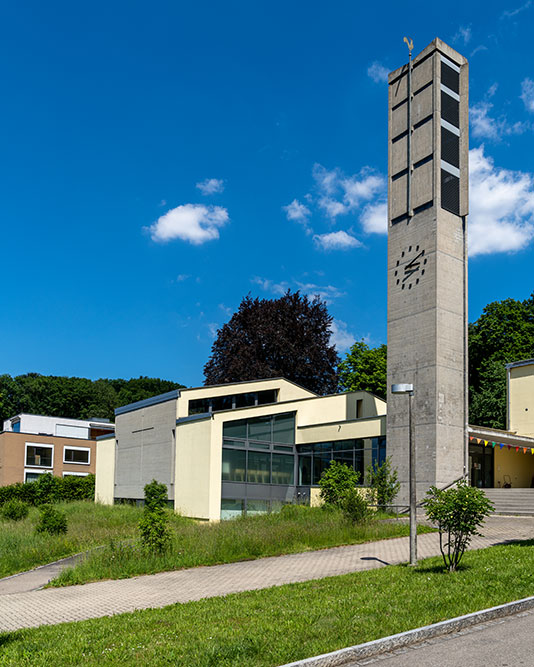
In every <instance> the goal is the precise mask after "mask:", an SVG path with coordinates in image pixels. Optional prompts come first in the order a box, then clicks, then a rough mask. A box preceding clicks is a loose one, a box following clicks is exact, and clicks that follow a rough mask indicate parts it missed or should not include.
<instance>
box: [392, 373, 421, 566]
mask: <svg viewBox="0 0 534 667" xmlns="http://www.w3.org/2000/svg"><path fill="white" fill-rule="evenodd" d="M391 393H392V394H408V433H409V435H408V439H409V449H408V451H409V454H408V468H409V476H410V479H409V482H410V483H409V487H410V565H417V515H416V511H417V507H416V504H417V494H416V487H415V434H414V430H415V429H414V423H413V419H412V400H413V384H393V385H391Z"/></svg>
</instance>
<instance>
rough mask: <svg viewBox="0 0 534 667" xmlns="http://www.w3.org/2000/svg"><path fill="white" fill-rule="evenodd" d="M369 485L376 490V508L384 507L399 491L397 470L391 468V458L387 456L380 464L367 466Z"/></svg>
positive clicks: (389, 503)
mask: <svg viewBox="0 0 534 667" xmlns="http://www.w3.org/2000/svg"><path fill="white" fill-rule="evenodd" d="M367 479H368V480H369V486H370V487H371V488H372V489H374V490H375V492H376V503H377V505H378V509H386V508H387V507H388V505H391V503H392V502H393V499H394V498H395V496H396V495H397V493H398V492H399V488H400V484H399V482H398V479H397V471H396V470H393V469H392V468H391V459H389V458H387V459H386V460H385V461H384V462H383V463H382V465H378V464H376V463H375V464H374V465H370V466H368V467H367Z"/></svg>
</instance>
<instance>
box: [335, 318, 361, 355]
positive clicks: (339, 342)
mask: <svg viewBox="0 0 534 667" xmlns="http://www.w3.org/2000/svg"><path fill="white" fill-rule="evenodd" d="M331 329H332V333H331V334H330V345H335V347H336V350H337V351H338V352H345V351H346V350H348V349H349V347H351V346H352V345H354V343H355V342H356V337H355V336H354V335H353V334H352V333H351V332H350V331H349V330H348V328H347V324H346V323H345V322H343V321H342V320H334V321H333V322H332V324H331Z"/></svg>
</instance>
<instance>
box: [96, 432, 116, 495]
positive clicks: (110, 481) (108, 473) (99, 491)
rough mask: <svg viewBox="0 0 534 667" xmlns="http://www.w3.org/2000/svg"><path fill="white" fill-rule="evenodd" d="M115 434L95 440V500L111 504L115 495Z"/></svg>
mask: <svg viewBox="0 0 534 667" xmlns="http://www.w3.org/2000/svg"><path fill="white" fill-rule="evenodd" d="M115 447H116V440H115V436H111V437H109V438H105V439H102V440H97V443H96V478H95V502H97V503H102V505H113V498H114V496H115Z"/></svg>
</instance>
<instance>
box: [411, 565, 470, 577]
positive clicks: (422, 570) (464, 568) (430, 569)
mask: <svg viewBox="0 0 534 667" xmlns="http://www.w3.org/2000/svg"><path fill="white" fill-rule="evenodd" d="M401 567H403V568H405V569H407V570H410V571H411V572H413V573H414V574H424V575H427V574H454V572H450V571H449V570H448V569H447V568H446V567H445V564H444V563H443V562H441V563H438V564H437V565H417V566H416V567H412V566H411V565H410V564H409V563H403V564H402V565H401ZM472 569H473V568H472V566H471V565H468V564H466V563H460V565H458V567H457V568H456V570H455V571H456V572H468V571H469V570H472Z"/></svg>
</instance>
